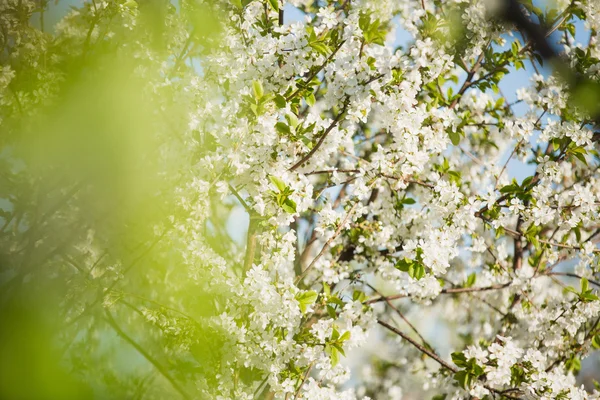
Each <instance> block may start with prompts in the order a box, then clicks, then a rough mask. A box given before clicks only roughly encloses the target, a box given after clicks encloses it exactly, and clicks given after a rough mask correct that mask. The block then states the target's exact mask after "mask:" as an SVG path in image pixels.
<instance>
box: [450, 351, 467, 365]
mask: <svg viewBox="0 0 600 400" xmlns="http://www.w3.org/2000/svg"><path fill="white" fill-rule="evenodd" d="M451 357H452V362H453V363H454V364H456V366H457V367H458V368H465V367H466V366H467V357H465V355H464V354H463V352H462V351H455V352H454V353H452V354H451Z"/></svg>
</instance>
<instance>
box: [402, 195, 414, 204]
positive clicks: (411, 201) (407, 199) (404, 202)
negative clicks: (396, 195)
mask: <svg viewBox="0 0 600 400" xmlns="http://www.w3.org/2000/svg"><path fill="white" fill-rule="evenodd" d="M416 202H417V201H416V200H415V199H412V198H410V197H405V198H404V199H402V204H415V203H416Z"/></svg>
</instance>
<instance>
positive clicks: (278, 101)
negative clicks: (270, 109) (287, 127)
mask: <svg viewBox="0 0 600 400" xmlns="http://www.w3.org/2000/svg"><path fill="white" fill-rule="evenodd" d="M273 101H274V102H275V105H276V106H277V107H278V108H285V106H286V104H287V100H286V99H285V97H283V96H282V95H280V94H276V95H275V98H274V99H273Z"/></svg>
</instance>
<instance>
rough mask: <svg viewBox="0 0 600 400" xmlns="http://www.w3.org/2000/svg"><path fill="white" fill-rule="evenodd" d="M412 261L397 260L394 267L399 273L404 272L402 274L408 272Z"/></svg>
mask: <svg viewBox="0 0 600 400" xmlns="http://www.w3.org/2000/svg"><path fill="white" fill-rule="evenodd" d="M413 263H414V261H413V260H411V259H410V258H406V257H404V258H403V259H401V260H398V261H397V262H396V265H395V267H396V268H397V269H399V270H400V271H404V272H408V270H409V269H410V267H411V265H413Z"/></svg>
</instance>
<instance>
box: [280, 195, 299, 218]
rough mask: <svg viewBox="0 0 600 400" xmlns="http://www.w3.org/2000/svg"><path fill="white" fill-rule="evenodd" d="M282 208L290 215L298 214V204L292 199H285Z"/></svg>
mask: <svg viewBox="0 0 600 400" xmlns="http://www.w3.org/2000/svg"><path fill="white" fill-rule="evenodd" d="M281 208H283V210H284V211H285V212H287V213H288V214H293V213H295V212H296V202H295V201H294V200H292V199H290V198H287V199H285V201H284V202H283V204H282V205H281Z"/></svg>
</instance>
